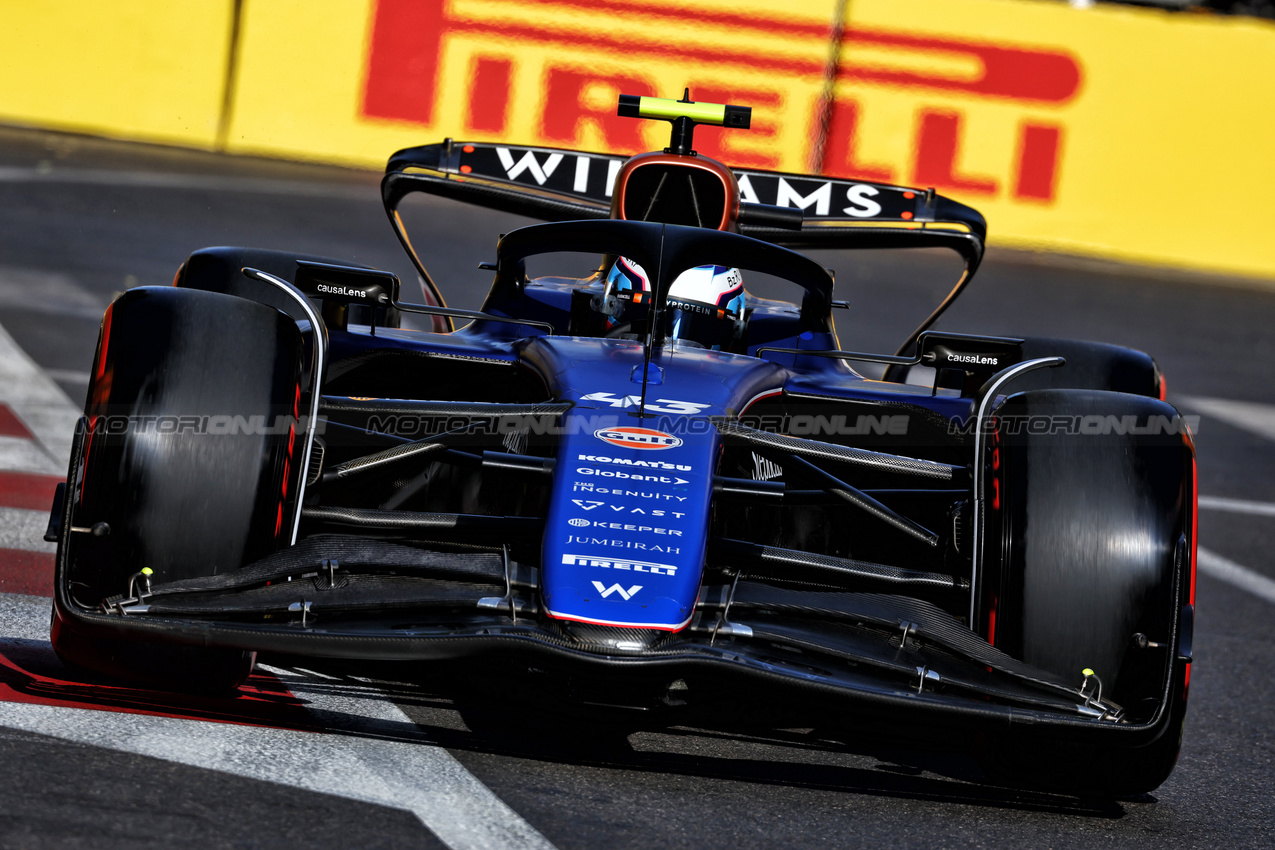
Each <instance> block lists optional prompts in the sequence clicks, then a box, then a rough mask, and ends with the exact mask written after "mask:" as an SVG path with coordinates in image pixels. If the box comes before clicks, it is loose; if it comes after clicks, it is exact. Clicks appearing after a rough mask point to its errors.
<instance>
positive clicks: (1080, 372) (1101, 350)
mask: <svg viewBox="0 0 1275 850" xmlns="http://www.w3.org/2000/svg"><path fill="white" fill-rule="evenodd" d="M1038 357H1063V358H1066V360H1067V362H1066V364H1064V365H1062V366H1059V367H1057V368H1055V369H1037V370H1035V371H1034V372H1028V373H1027V374H1026V375H1023V376H1021V377H1019V378H1016V379H1015V380H1014V382H1013V383H1012V384H1011V385H1010V387H1011V388H1012V389H1013V390H1014V391H1016V392H1019V391H1022V390H1044V389H1063V388H1067V387H1072V388H1075V389H1085V390H1109V391H1111V392H1118V393H1131V394H1133V395H1142V396H1150V397H1151V398H1159V399H1163V398H1164V376H1163V375H1162V374H1161V373H1160V367H1159V366H1157V365H1156V362H1155V360H1153V359H1152V358H1151V355H1149V354H1146V353H1144V352H1141V351H1137V350H1135V349H1132V348H1124V347H1122V346H1119V345H1110V344H1108V343H1105V342H1087V341H1085V340H1079V339H1048V338H1045V337H1027V338H1026V339H1024V340H1023V359H1024V360H1035V359H1036V358H1038Z"/></svg>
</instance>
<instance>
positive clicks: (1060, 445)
mask: <svg viewBox="0 0 1275 850" xmlns="http://www.w3.org/2000/svg"><path fill="white" fill-rule="evenodd" d="M995 416H996V419H997V430H996V433H995V435H994V436H993V438H992V440H991V446H990V452H989V454H990V457H989V463H988V468H989V470H990V475H989V477H988V489H987V490H986V491H985V492H986V496H987V502H986V505H987V508H986V513H985V516H986V518H987V520H986V526H985V528H986V529H987V536H986V538H985V541H984V548H983V551H984V574H983V576H982V577H981V579H980V582H981V593H980V598H981V602H982V604H981V606H980V608H981V610H980V613H979V616H978V618H977V619H976V622H977V623H979V625H980V626H981V627H982V628H983V629H984V630H985V634H987V636H988V638H989V640H991V641H992V642H993V643H994V644H995V645H996V646H997V647H999V648H1000V649H1003V650H1004V651H1006V652H1008V653H1010V654H1011V655H1014V656H1015V657H1017V658H1020V659H1022V660H1024V661H1026V662H1028V663H1030V664H1032V665H1035V666H1037V667H1041V668H1043V669H1045V670H1049V671H1052V672H1054V673H1057V674H1058V675H1060V676H1063V677H1064V678H1067V679H1070V680H1072V681H1074V682H1075V683H1076V685H1077V686H1079V685H1080V684H1081V681H1082V679H1083V676H1082V672H1081V671H1082V670H1085V669H1092V670H1093V671H1095V672H1096V673H1097V675H1098V677H1099V679H1100V680H1101V682H1102V687H1103V695H1104V697H1106V698H1108V699H1110V700H1113V701H1114V702H1116V703H1118V704H1119V705H1120V706H1122V707H1123V709H1124V711H1125V717H1126V718H1127V719H1128V720H1129V721H1131V722H1132V723H1138V724H1149V723H1152V722H1153V721H1156V727H1155V728H1157V729H1158V730H1159V735H1158V737H1157V738H1156V739H1155V740H1154V741H1153V742H1146V741H1145V740H1144V741H1142V742H1141V743H1140V745H1139V746H1132V747H1124V746H1121V747H1116V746H1096V745H1080V746H1078V745H1075V744H1072V743H1063V742H1057V741H1051V740H1048V739H1042V738H1041V737H1040V736H1035V735H1018V736H1009V735H1007V736H1002V737H1001V738H999V739H998V740H996V741H992V742H990V746H989V749H988V753H987V754H986V758H985V759H984V761H985V765H986V766H988V768H989V772H992V773H993V774H995V775H997V776H1001V777H1003V778H1011V779H1012V780H1013V781H1015V782H1016V783H1018V784H1030V785H1037V786H1041V787H1046V788H1052V789H1055V790H1063V791H1067V792H1071V793H1077V794H1087V795H1095V796H1120V795H1126V794H1135V793H1142V792H1146V791H1150V790H1152V789H1154V788H1156V787H1157V786H1159V785H1160V783H1162V782H1163V781H1164V780H1165V779H1166V778H1167V777H1168V775H1169V773H1170V772H1171V771H1172V769H1173V765H1174V763H1175V761H1176V758H1177V753H1178V748H1179V745H1180V742H1181V732H1182V725H1183V722H1184V720H1185V709H1186V692H1185V688H1186V666H1185V663H1184V662H1183V661H1182V660H1181V659H1180V658H1179V656H1180V655H1181V654H1184V650H1183V647H1189V634H1185V635H1184V632H1189V628H1190V623H1191V621H1192V620H1193V612H1192V611H1189V610H1186V609H1187V607H1188V603H1189V594H1190V587H1189V585H1190V563H1189V558H1190V556H1189V552H1190V545H1191V541H1190V539H1189V535H1190V534H1191V514H1192V511H1193V510H1194V492H1193V486H1194V485H1193V476H1192V464H1193V450H1192V448H1191V445H1190V442H1189V439H1188V437H1187V436H1186V435H1185V434H1183V433H1180V429H1181V424H1180V419H1179V418H1178V416H1177V412H1176V411H1175V410H1174V409H1173V408H1172V407H1171V406H1169V405H1168V404H1165V403H1164V402H1161V401H1159V400H1156V399H1150V398H1146V397H1138V396H1132V395H1126V394H1123V393H1111V392H1102V391H1094V390H1034V391H1029V392H1026V393H1020V394H1018V395H1014V396H1011V397H1010V398H1009V399H1007V400H1006V401H1005V402H1004V403H1003V404H1002V405H1001V406H1000V407H999V408H998V410H997V411H996V413H995ZM1184 637H1185V642H1184V640H1183V638H1184ZM1185 651H1189V650H1185Z"/></svg>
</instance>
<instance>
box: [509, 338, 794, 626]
mask: <svg viewBox="0 0 1275 850" xmlns="http://www.w3.org/2000/svg"><path fill="white" fill-rule="evenodd" d="M529 348H530V349H534V350H528V351H527V352H524V357H527V359H528V360H530V361H532V362H534V363H536V364H537V366H538V367H539V369H540V370H541V371H542V374H545V376H546V378H548V379H549V381H550V383H557V384H558V386H556V387H555V388H554V389H555V390H556V394H557V395H558V397H559V398H563V399H571V400H574V401H576V403H577V406H576V407H575V408H574V409H573V410H572V411H571V413H569V414H568V415H567V416H565V417H564V421H563V426H564V427H563V429H562V430H563V436H562V437H561V438H560V442H559V444H558V464H557V467H556V470H555V473H554V482H553V490H552V499H551V504H550V508H549V514H548V516H547V518H546V521H545V536H544V544H543V553H544V560H543V562H542V563H543V575H542V582H543V588H544V590H543V594H544V596H543V598H544V603H545V608H546V610H547V611H548V613H549V614H550V615H551V616H553V617H556V618H558V619H563V620H574V621H579V622H585V623H595V624H599V625H608V626H629V627H635V628H648V629H665V630H673V631H675V630H678V629H681V628H683V627H684V626H686V625H687V623H689V622H690V619H691V615H692V614H693V613H694V608H695V600H696V597H697V596H698V593H699V585H700V579H701V574H702V572H703V564H704V550H705V546H706V544H707V541H708V530H709V526H710V522H709V519H710V517H709V504H710V501H711V496H712V490H713V474H714V472H715V469H716V465H717V459H718V455H719V454H720V451H719V449H720V444H719V440H718V435H717V430H716V429H715V428H714V427H713V424H712V422H711V421H710V420H711V417H720V416H726V415H732V414H733V413H734V412H735V411H736V410H738V408H739V407H741V406H742V405H744V404H746V403H747V401H748V400H749V399H750V398H752V397H754V396H756V395H757V394H758V393H759V392H762V391H765V390H768V389H771V388H774V387H777V386H779V382H780V376H781V375H782V370H779V369H777V368H775V367H774V366H771V365H769V364H767V365H765V366H762V367H761V368H760V369H759V368H756V364H757V361H755V360H751V359H750V358H742V357H737V356H734V355H729V354H722V353H720V352H713V351H705V350H696V349H678V350H676V351H669V352H663V351H661V352H656V354H655V355H654V356H653V357H652V364H654V366H653V369H652V372H655V371H656V370H658V369H661V368H662V367H663V366H667V365H669V364H670V363H671V361H672V359H673V358H676V359H677V361H678V368H677V369H669V368H663V375H664V376H665V377H664V379H663V381H662V382H661V383H660V384H658V385H655V386H648V393H649V396H648V400H649V404H648V405H647V406H646V415H645V416H643V417H641V418H639V417H638V416H637V415H636V414H637V413H638V411H639V406H640V403H641V384H640V375H641V363H642V348H641V346H636V345H633V344H631V343H624V342H618V341H617V342H611V341H600V340H579V339H576V340H561V339H556V338H555V339H540V340H537V341H536V342H535V343H534V344H533V346H531V347H529ZM586 353H587V354H589V355H590V356H586ZM567 364H571V365H572V366H575V367H576V368H567ZM579 364H587V367H584V368H579ZM635 367H636V369H635ZM634 376H637V377H636V379H635V377H634ZM709 376H711V378H710V379H708V380H705V378H706V377H709Z"/></svg>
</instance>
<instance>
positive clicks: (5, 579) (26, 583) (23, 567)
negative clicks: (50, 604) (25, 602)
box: [0, 549, 53, 598]
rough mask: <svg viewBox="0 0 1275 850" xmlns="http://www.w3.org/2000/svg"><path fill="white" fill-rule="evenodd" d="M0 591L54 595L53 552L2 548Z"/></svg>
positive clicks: (0, 556) (28, 594)
mask: <svg viewBox="0 0 1275 850" xmlns="http://www.w3.org/2000/svg"><path fill="white" fill-rule="evenodd" d="M0 593H22V594H25V595H27V596H47V597H50V598H51V597H52V596H53V553H52V552H30V551H28V550H26V549H0Z"/></svg>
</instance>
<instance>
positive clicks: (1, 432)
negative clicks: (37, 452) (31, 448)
mask: <svg viewBox="0 0 1275 850" xmlns="http://www.w3.org/2000/svg"><path fill="white" fill-rule="evenodd" d="M0 437H22V438H23V439H26V440H33V439H35V436H34V435H33V434H32V433H31V432H30V431H29V430H27V426H25V425H23V424H22V420H21V419H19V418H18V416H17V414H15V413H14V412H13V410H12V409H10V407H9V405H7V404H0Z"/></svg>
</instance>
